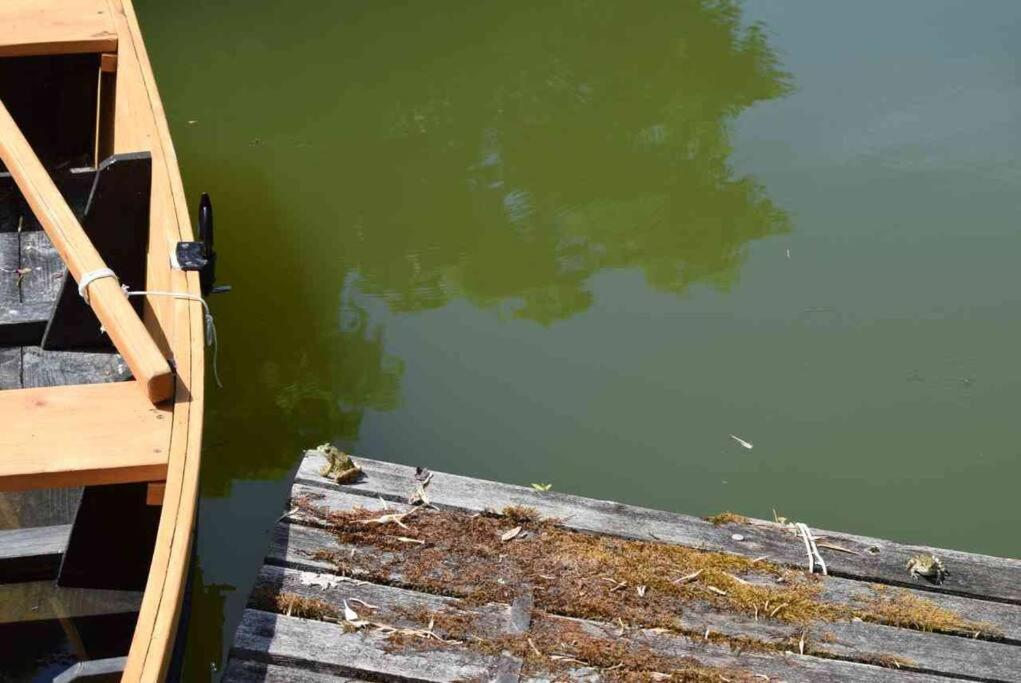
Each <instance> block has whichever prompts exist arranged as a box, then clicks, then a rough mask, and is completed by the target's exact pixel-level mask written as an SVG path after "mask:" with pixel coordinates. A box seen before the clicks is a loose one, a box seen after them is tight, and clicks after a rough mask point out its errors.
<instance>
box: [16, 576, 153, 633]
mask: <svg viewBox="0 0 1021 683" xmlns="http://www.w3.org/2000/svg"><path fill="white" fill-rule="evenodd" d="M141 601H142V594H141V593H138V592H133V591H114V590H95V589H83V588H60V587H58V586H56V585H54V583H53V582H52V581H27V582H24V583H11V584H0V624H6V623H11V622H22V621H42V620H47V619H69V618H75V617H86V616H95V615H100V614H123V613H127V612H134V611H136V610H138V605H139V603H140V602H141Z"/></svg>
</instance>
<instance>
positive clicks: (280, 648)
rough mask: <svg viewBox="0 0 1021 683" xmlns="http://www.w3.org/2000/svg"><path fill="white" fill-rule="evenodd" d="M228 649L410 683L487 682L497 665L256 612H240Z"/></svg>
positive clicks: (461, 653)
mask: <svg viewBox="0 0 1021 683" xmlns="http://www.w3.org/2000/svg"><path fill="white" fill-rule="evenodd" d="M234 649H235V652H236V653H237V656H239V657H240V658H242V659H257V658H259V659H261V660H263V661H267V662H268V663H274V664H287V665H288V666H290V667H292V668H296V669H301V670H304V671H311V672H315V673H322V674H335V675H341V676H359V675H364V674H370V675H371V676H372V677H376V678H389V679H397V680H412V681H454V680H486V681H492V680H497V679H495V678H494V677H493V675H494V672H495V671H496V670H497V668H498V666H499V664H500V661H499V658H497V657H494V656H492V655H488V656H487V655H483V654H480V653H476V652H472V651H470V650H436V651H431V652H415V651H407V652H387V649H388V648H387V638H386V636H385V635H383V634H381V633H379V632H376V631H368V630H363V631H355V632H346V631H345V629H344V627H343V626H341V625H339V624H331V623H327V622H323V621H312V620H308V619H299V618H297V617H288V616H285V615H282V614H275V613H272V612H263V611H261V610H256V609H248V610H245V613H244V616H243V617H242V619H241V625H240V627H239V628H238V632H237V635H236V636H235V641H234Z"/></svg>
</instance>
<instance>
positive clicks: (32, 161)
mask: <svg viewBox="0 0 1021 683" xmlns="http://www.w3.org/2000/svg"><path fill="white" fill-rule="evenodd" d="M0 158H2V159H3V162H4V163H5V164H6V165H7V168H8V170H9V171H10V172H11V175H12V176H13V177H14V180H15V182H17V184H18V187H19V188H20V189H21V193H22V194H23V195H24V196H25V199H26V200H27V201H28V204H29V206H31V207H32V212H33V213H34V214H35V216H36V218H38V219H39V222H40V224H42V226H43V228H44V229H45V230H46V234H48V235H49V237H50V240H52V242H53V246H54V247H56V249H57V251H58V252H59V253H60V256H61V258H63V259H64V263H65V264H67V269H68V271H69V272H70V273H71V276H72V277H73V278H74V279H75V281H77V282H80V281H81V278H82V276H83V275H84V274H86V273H89V272H94V271H97V270H101V269H104V268H106V264H105V263H104V262H103V259H102V258H101V257H100V255H99V252H97V251H96V248H95V247H94V246H93V245H92V241H91V240H89V237H88V235H86V234H85V231H84V230H83V229H82V226H81V224H80V223H78V219H77V218H76V217H75V215H74V212H73V211H72V210H71V208H70V207H69V206H68V205H67V202H66V201H65V200H64V196H63V195H62V194H61V193H60V190H59V189H58V188H57V186H56V185H55V184H54V182H53V179H52V178H50V175H49V173H48V172H47V171H46V169H45V168H44V167H43V165H42V163H41V162H40V161H39V158H38V157H37V156H36V155H35V152H34V151H33V150H32V147H31V146H30V145H29V143H28V140H26V139H25V136H24V135H23V134H22V132H21V129H20V128H18V124H17V123H16V122H15V121H14V119H13V118H12V117H11V115H10V112H8V111H7V107H5V106H4V105H3V102H0ZM88 294H89V303H90V305H91V306H92V310H93V311H94V312H95V313H96V317H97V318H99V321H100V322H101V323H102V324H103V328H104V329H105V330H106V332H107V334H108V335H110V339H111V340H112V341H113V343H114V346H115V347H116V348H117V350H118V351H119V352H120V354H121V356H123V357H124V362H125V363H127V365H128V367H129V368H131V372H132V374H133V375H134V376H135V379H136V380H137V381H138V383H139V386H140V387H141V388H142V389H144V391H145V393H146V395H147V396H148V397H149V400H150V401H152V402H153V403H159V402H161V401H165V400H167V399H169V398H172V397H173V395H174V375H173V373H172V372H171V370H170V365H169V364H168V363H167V360H166V358H164V357H163V354H162V353H161V352H160V350H159V348H158V347H157V346H156V342H154V341H153V339H152V337H151V336H150V335H149V333H148V332H147V331H146V329H145V326H144V325H143V324H142V321H141V319H140V318H139V317H138V314H136V313H135V310H134V309H133V308H132V307H131V305H130V304H129V303H128V298H127V297H126V296H125V295H124V292H122V291H121V288H120V286H119V285H118V283H117V281H116V280H115V279H114V278H101V279H98V280H95V281H93V282H92V283H91V284H90V285H89V288H88Z"/></svg>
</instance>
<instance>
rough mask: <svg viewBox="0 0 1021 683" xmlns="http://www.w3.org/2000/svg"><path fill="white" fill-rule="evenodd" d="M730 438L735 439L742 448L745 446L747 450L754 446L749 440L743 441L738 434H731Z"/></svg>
mask: <svg viewBox="0 0 1021 683" xmlns="http://www.w3.org/2000/svg"><path fill="white" fill-rule="evenodd" d="M730 438H731V439H733V440H734V441H736V442H737V443H738V444H739V445H740V446H741V447H742V448H747V449H748V450H751V449H753V448H755V446H753V445H752V442H751V441H745V440H744V439H742V438H741V437H740V436H735V435H734V434H731V435H730Z"/></svg>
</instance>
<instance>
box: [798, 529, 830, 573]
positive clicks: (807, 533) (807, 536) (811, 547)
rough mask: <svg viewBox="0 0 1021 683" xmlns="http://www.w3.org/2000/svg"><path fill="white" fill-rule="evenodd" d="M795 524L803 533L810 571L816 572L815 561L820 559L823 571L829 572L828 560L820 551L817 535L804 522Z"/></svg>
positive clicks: (820, 566) (802, 537)
mask: <svg viewBox="0 0 1021 683" xmlns="http://www.w3.org/2000/svg"><path fill="white" fill-rule="evenodd" d="M794 526H795V527H796V528H797V530H798V531H799V532H800V533H801V540H803V541H804V542H805V553H806V554H807V555H808V573H809V574H814V573H815V562H816V560H818V561H819V569H820V570H821V571H822V573H823V574H829V572H828V571H827V570H826V560H824V559H822V554H820V553H819V546H817V545H816V544H815V537H814V536H812V532H811V530H810V529H809V528H808V525H807V524H805V523H804V522H795V523H794Z"/></svg>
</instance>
